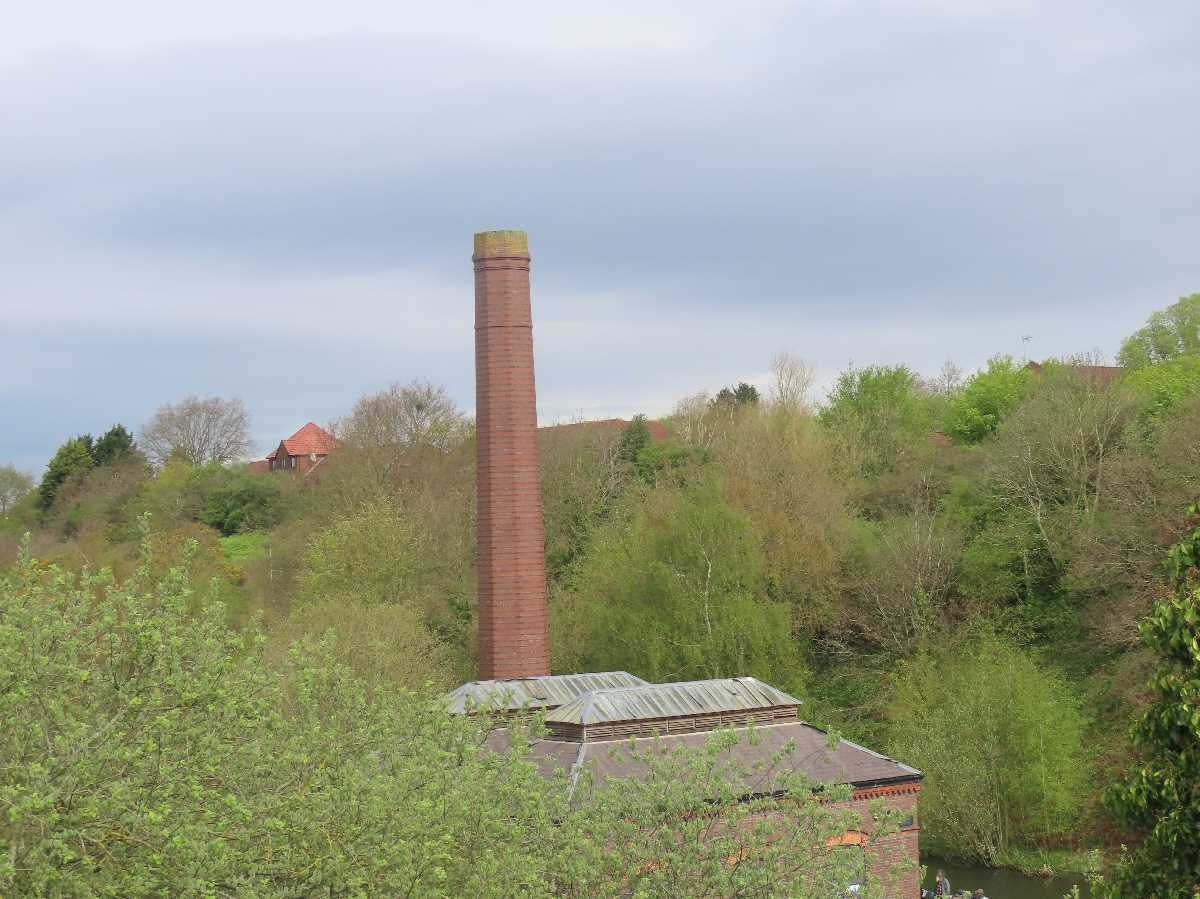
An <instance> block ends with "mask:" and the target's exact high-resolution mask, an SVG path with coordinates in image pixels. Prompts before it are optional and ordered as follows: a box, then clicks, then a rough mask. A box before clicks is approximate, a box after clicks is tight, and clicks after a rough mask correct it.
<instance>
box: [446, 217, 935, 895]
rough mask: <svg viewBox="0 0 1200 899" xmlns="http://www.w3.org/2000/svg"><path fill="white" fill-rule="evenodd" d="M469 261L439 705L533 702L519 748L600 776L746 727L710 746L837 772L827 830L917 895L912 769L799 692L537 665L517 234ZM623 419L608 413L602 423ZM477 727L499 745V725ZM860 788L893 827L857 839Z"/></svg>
mask: <svg viewBox="0 0 1200 899" xmlns="http://www.w3.org/2000/svg"><path fill="white" fill-rule="evenodd" d="M473 261H474V263H475V373H476V397H477V408H476V434H477V442H476V477H477V479H478V490H477V503H478V536H477V539H478V558H479V669H480V676H481V679H480V680H478V681H472V682H470V683H467V684H464V685H462V686H461V687H459V688H458V689H457V690H455V691H453V692H452V693H451V694H450V695H449V697H448V702H449V706H450V709H451V710H452V711H455V712H457V713H463V714H469V713H471V711H472V710H473V709H475V708H478V707H487V708H499V709H501V710H507V711H509V712H512V713H524V712H525V711H527V710H530V709H533V710H538V711H542V712H545V723H546V730H547V733H546V735H545V737H544V738H543V739H540V740H538V741H537V742H536V743H535V744H534V745H533V746H532V747H531V752H532V755H533V759H534V761H535V762H536V764H537V765H538V768H539V770H540V771H541V772H542V773H543V774H545V775H547V776H551V775H553V774H554V772H556V771H563V772H565V773H567V774H568V775H574V774H575V773H577V772H578V771H580V770H582V769H584V768H585V767H586V768H587V769H589V770H591V771H592V772H593V773H594V774H595V775H596V776H597V777H600V778H603V777H605V776H621V777H628V776H636V775H637V774H638V770H639V769H638V765H639V764H640V763H638V762H636V761H631V760H630V756H631V753H628V752H624V751H619V752H618V751H616V750H625V749H627V748H628V746H629V742H630V741H631V740H632V741H633V742H634V744H635V746H638V747H643V748H648V747H650V746H661V747H662V748H664V749H667V750H668V751H669V749H670V748H671V747H672V746H679V745H683V746H702V745H704V744H705V742H706V741H707V739H708V735H709V734H710V733H711V732H712V731H714V730H716V729H718V728H733V729H735V730H737V731H747V730H749V729H750V728H753V729H754V739H753V740H751V739H741V740H739V741H738V742H737V744H736V745H733V746H730V747H728V748H727V749H726V750H724V751H726V752H729V753H736V755H737V761H738V762H740V763H741V765H740V766H739V767H742V768H743V769H745V770H750V769H752V768H753V767H754V766H755V764H756V763H759V762H761V761H763V759H765V758H768V757H774V756H775V755H777V754H778V755H779V757H780V758H781V759H782V761H781V762H780V763H779V764H786V765H789V766H791V768H790V770H792V771H794V772H796V773H800V774H803V775H804V776H805V777H806V778H807V779H808V781H809V782H811V783H813V784H828V783H840V784H848V785H849V786H850V788H851V790H852V796H851V799H850V801H849V804H850V806H851V807H852V808H853V809H854V810H855V811H856V812H858V813H859V816H860V822H861V823H860V827H861V830H859V831H854V832H851V833H848V834H846V835H845V836H844V838H843V839H842V840H841V841H840V842H841V843H842V844H843V845H846V846H854V845H856V844H860V843H869V845H868V848H867V850H866V851H867V853H868V857H867V859H866V860H865V861H866V862H867V867H868V868H869V871H870V876H872V877H874V878H876V879H877V880H878V881H879V882H880V883H881V884H883V886H884V890H885V895H886V896H888V897H889V899H914V897H917V896H919V895H920V884H919V880H918V877H919V867H918V848H919V847H918V839H919V827H918V822H917V817H916V804H917V798H918V795H919V793H920V789H921V777H922V776H921V772H919V771H917V770H916V769H914V768H910V767H908V766H907V765H904V764H902V763H900V762H898V761H896V760H895V759H891V758H888V757H886V756H883V755H880V754H879V753H876V752H872V751H871V750H869V749H867V748H865V747H863V746H859V745H857V744H855V743H851V742H849V741H847V740H837V741H833V742H832V744H831V741H830V739H829V736H828V735H827V734H826V733H825V732H823V731H821V730H820V729H818V728H816V727H813V726H812V725H810V724H807V723H806V722H804V721H803V720H801V718H800V702H799V700H797V699H795V698H794V697H791V696H789V695H788V694H786V693H784V692H782V691H781V690H778V689H776V688H774V687H772V686H770V685H769V684H764V683H762V682H761V681H758V680H756V679H754V678H751V677H731V678H717V679H712V680H704V681H691V682H686V683H669V684H651V683H647V682H646V681H644V680H642V679H641V678H639V677H636V676H635V675H632V674H629V673H628V672H623V671H616V672H600V673H585V674H567V675H562V674H559V675H552V674H551V673H550V652H549V635H548V609H547V602H546V575H545V559H544V541H543V529H542V504H541V486H540V479H539V458H538V444H537V422H536V416H535V406H536V403H535V395H534V371H533V325H532V311H531V305H530V298H529V264H530V256H529V250H528V245H527V240H526V236H525V233H524V232H521V231H488V232H483V233H480V234H476V235H475V254H474V256H473ZM623 424H624V423H623V422H621V423H620V424H619V425H618V423H617V422H616V421H615V420H613V421H612V424H611V426H612V427H618V426H623ZM490 740H491V741H492V744H493V745H494V746H495V747H496V748H501V747H503V746H504V745H505V744H506V742H507V740H508V735H507V731H506V729H504V728H499V729H497V730H496V731H494V732H493V733H492V734H491V737H490ZM655 741H658V742H655ZM785 748H786V749H787V750H788V751H786V752H784V751H782V750H784V749H785ZM571 781H572V782H574V777H571ZM767 792H768V793H769V794H771V795H773V794H774V791H773V790H771V791H767ZM874 800H882V801H883V803H884V804H885V805H886V806H888V807H890V808H894V809H898V810H899V811H900V813H901V815H902V817H903V818H904V823H903V825H902V826H901V828H900V830H899V831H898V832H897V833H894V834H889V835H888V836H886V837H882V838H879V839H878V840H875V841H869V840H867V839H866V838H867V837H868V836H869V834H870V832H871V830H872V827H873V822H872V819H871V814H870V805H871V803H872V802H873V801H874Z"/></svg>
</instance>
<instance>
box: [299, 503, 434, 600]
mask: <svg viewBox="0 0 1200 899" xmlns="http://www.w3.org/2000/svg"><path fill="white" fill-rule="evenodd" d="M432 554H433V553H432V547H431V546H430V545H429V544H428V542H427V538H426V535H425V534H424V533H423V531H422V529H421V528H420V527H419V524H418V522H417V521H415V520H414V519H413V518H412V516H410V515H407V514H405V512H404V510H403V509H402V508H401V507H400V506H399V505H398V504H397V503H396V502H395V501H394V500H393V499H391V498H389V497H381V498H379V499H376V500H373V501H371V502H369V503H365V504H364V505H363V506H362V507H361V508H360V509H358V511H356V512H354V513H352V514H350V515H347V516H345V517H343V518H340V519H338V520H337V521H335V522H334V523H333V524H331V525H330V526H329V527H328V528H326V529H324V530H323V531H320V532H319V533H317V534H315V535H314V536H313V538H312V540H311V541H309V544H308V549H307V552H306V553H305V556H304V566H303V568H302V570H301V573H300V577H299V585H300V593H301V596H302V597H303V598H304V599H307V600H316V599H329V598H337V597H342V598H353V599H355V600H356V601H358V602H362V603H364V604H367V605H377V604H380V603H414V602H416V603H420V602H421V601H423V600H426V599H428V597H427V596H426V594H425V592H424V590H423V587H425V586H426V584H425V581H424V579H423V578H422V572H423V571H424V570H425V568H426V567H427V566H428V565H429V561H428V559H429V556H431V555H432ZM419 607H420V606H419Z"/></svg>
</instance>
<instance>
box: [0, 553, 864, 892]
mask: <svg viewBox="0 0 1200 899" xmlns="http://www.w3.org/2000/svg"><path fill="white" fill-rule="evenodd" d="M154 569H155V565H154V564H153V559H152V558H151V557H150V556H149V555H147V556H145V557H144V558H143V564H142V565H140V566H139V568H138V569H137V570H136V571H135V572H134V573H133V574H132V575H131V576H130V577H129V578H128V579H126V580H124V581H121V580H118V579H117V578H115V577H114V576H113V574H112V573H111V572H110V571H108V570H104V571H100V572H97V573H94V574H93V573H89V572H84V573H82V574H81V575H79V576H74V575H71V574H68V573H66V572H64V571H63V570H61V569H59V568H58V567H56V566H52V565H45V564H42V563H39V562H37V561H36V560H34V559H31V558H29V557H28V556H24V557H22V558H21V559H20V560H19V561H18V563H17V565H16V567H15V569H14V570H13V572H12V573H11V574H10V575H9V576H7V577H5V578H4V579H3V580H0V676H2V677H3V683H4V689H3V690H2V691H0V716H2V718H3V720H4V721H5V727H4V729H3V731H0V892H2V893H3V894H5V895H22V896H32V895H39V896H41V895H62V896H84V895H95V896H114V897H116V896H264V897H266V896H280V897H282V896H299V895H336V896H348V897H349V896H379V895H406V896H464V895H471V896H497V897H500V896H506V897H507V896H518V895H519V896H531V897H532V896H581V897H582V896H594V895H605V896H621V895H626V896H634V895H636V896H664V897H665V896H680V895H736V894H753V895H756V896H796V895H805V896H824V895H830V894H832V893H834V892H838V891H840V889H841V888H842V887H843V886H844V885H845V884H846V883H848V882H849V881H850V880H851V879H852V877H854V875H855V874H856V873H857V868H858V866H859V865H861V854H860V853H858V851H857V850H855V851H853V852H844V851H841V850H839V849H836V848H831V847H830V846H829V841H830V838H831V837H834V836H836V835H838V834H841V833H843V832H845V830H847V829H849V828H853V827H857V826H859V821H858V819H857V817H856V816H855V815H854V814H853V813H847V812H839V811H835V810H833V809H832V808H831V807H829V806H827V805H824V804H820V803H817V802H813V801H808V800H805V799H800V800H799V801H789V802H782V803H780V802H777V801H775V800H773V799H770V798H768V799H765V800H756V801H749V802H744V801H740V799H741V797H743V796H744V795H746V793H747V792H748V788H747V786H746V783H747V782H748V781H747V780H746V779H745V778H747V777H748V776H749V775H750V772H748V771H742V772H739V771H737V770H731V769H730V768H729V759H728V756H727V753H726V752H725V750H726V749H727V748H728V746H729V743H730V741H731V740H736V738H735V737H733V736H732V735H731V734H718V735H716V736H715V737H714V739H713V741H711V743H710V745H709V746H708V747H706V748H705V749H703V750H699V751H692V752H678V753H675V752H672V753H667V752H664V751H659V750H656V749H651V750H649V751H647V752H646V753H644V754H642V755H640V756H639V760H640V761H641V762H642V764H643V766H644V769H645V771H646V772H647V773H646V775H645V776H643V777H639V778H637V779H635V780H631V781H627V782H614V783H607V784H603V783H593V782H591V781H590V779H589V778H588V777H587V776H584V777H583V778H581V779H580V780H579V782H578V783H577V784H575V786H574V792H573V793H572V792H571V790H570V781H568V779H567V778H565V777H561V778H557V779H554V780H546V779H544V778H542V777H541V776H540V775H538V774H537V772H536V770H535V768H534V767H533V765H532V764H530V762H529V761H528V759H527V757H526V754H525V747H526V745H527V742H526V740H525V735H524V732H523V730H522V729H521V728H519V727H518V728H515V729H510V736H511V739H510V746H509V748H508V749H505V750H499V751H497V750H493V749H492V748H490V745H489V743H488V741H487V732H488V730H489V729H490V727H491V723H490V722H489V721H488V720H487V718H486V716H475V717H467V716H452V715H449V714H448V713H446V711H445V710H444V706H443V705H442V701H441V700H440V699H438V698H437V696H436V695H435V696H432V697H429V696H422V695H419V694H417V693H413V692H406V691H403V690H400V689H397V688H396V687H394V686H391V685H388V684H386V683H385V682H377V683H376V684H375V685H374V689H373V690H368V688H367V685H366V683H365V682H364V681H363V680H361V679H360V678H358V677H356V676H354V674H353V673H352V671H351V669H350V668H348V667H346V666H344V665H342V664H340V663H339V662H338V661H337V652H336V645H337V644H336V638H335V637H334V636H333V633H332V632H330V633H329V634H327V635H326V636H324V637H321V638H319V639H315V638H312V637H309V638H306V639H304V640H302V641H300V642H299V643H297V644H295V645H294V646H293V647H292V648H291V650H290V652H289V653H288V654H287V655H286V657H283V658H276V659H274V663H275V664H268V662H267V660H266V659H265V657H264V654H263V645H264V639H263V638H262V636H261V635H260V634H259V633H258V631H257V630H256V629H254V628H248V629H246V630H245V631H243V632H241V633H239V632H236V631H233V630H231V629H230V628H229V627H228V626H227V625H226V624H225V623H224V621H223V618H222V613H221V609H220V607H219V605H214V604H210V603H208V602H207V601H206V600H205V599H204V597H202V596H201V597H198V596H196V595H194V594H193V592H192V586H191V582H190V580H189V577H188V575H187V573H186V571H185V570H183V569H178V568H177V569H173V570H171V571H170V572H168V573H167V574H166V576H165V577H163V578H162V579H156V578H155V577H154V576H153V571H154ZM197 603H198V604H197ZM779 767H780V768H783V767H784V766H782V765H781V766H779ZM764 776H765V777H766V778H767V780H768V782H770V783H771V784H772V785H773V786H775V787H777V788H778V789H781V790H787V791H790V792H791V794H792V795H794V796H797V797H806V796H808V795H809V791H810V789H811V785H809V784H807V783H803V782H800V781H798V780H795V779H794V778H791V777H789V776H784V775H780V776H778V777H773V776H772V774H771V771H770V770H768V771H766V772H755V777H756V783H757V782H759V780H758V779H759V778H761V777H764ZM840 795H842V794H840V793H836V792H835V793H834V794H831V797H832V798H837V797H838V796H840ZM764 811H769V812H770V813H771V814H769V815H763V814H762V813H763V812H764ZM884 824H885V827H884V830H886V825H887V821H886V820H885V822H884ZM780 833H784V834H786V837H785V838H783V839H779V838H778V835H779V834H780ZM880 890H881V885H880V884H878V883H876V884H873V885H872V886H871V888H870V891H869V893H868V895H873V896H879V895H880Z"/></svg>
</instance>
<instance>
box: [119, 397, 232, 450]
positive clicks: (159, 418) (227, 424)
mask: <svg viewBox="0 0 1200 899" xmlns="http://www.w3.org/2000/svg"><path fill="white" fill-rule="evenodd" d="M141 446H142V449H143V450H145V452H146V455H147V456H149V457H150V459H151V460H152V461H154V462H156V463H158V464H160V465H161V464H162V463H164V462H166V461H167V459H169V458H170V457H172V456H179V457H182V458H184V459H186V460H187V461H188V462H191V463H192V464H193V465H202V464H204V463H205V462H214V461H215V462H232V461H234V460H235V459H240V458H243V457H244V456H245V455H246V454H247V453H248V452H249V451H250V448H251V442H250V416H249V415H248V414H247V413H246V407H245V406H244V405H243V404H242V401H241V400H239V399H228V400H227V399H223V398H222V397H217V396H213V397H199V396H189V397H185V398H184V399H182V400H180V401H179V402H178V403H167V404H166V405H164V406H161V407H160V408H159V409H158V411H157V412H155V413H154V416H153V417H152V418H151V419H150V421H149V422H147V423H146V424H145V425H144V426H143V427H142V433H141Z"/></svg>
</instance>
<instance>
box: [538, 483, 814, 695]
mask: <svg viewBox="0 0 1200 899" xmlns="http://www.w3.org/2000/svg"><path fill="white" fill-rule="evenodd" d="M763 568H764V565H763V557H762V551H761V549H760V547H759V542H758V535H757V534H756V533H755V532H754V530H753V528H752V527H751V526H750V524H749V522H748V521H747V520H746V519H745V517H744V516H742V515H741V514H739V513H737V512H735V511H734V510H733V509H731V508H730V507H729V505H728V504H727V503H725V501H724V500H723V499H722V498H721V496H720V493H719V492H718V490H717V489H716V486H715V485H714V484H712V483H704V482H698V483H694V484H692V485H689V486H687V487H682V488H681V487H661V488H657V489H649V488H647V489H644V490H642V491H639V492H638V493H636V494H631V495H630V496H629V498H628V499H627V500H626V503H625V506H624V508H623V509H622V510H621V514H618V515H616V516H614V518H613V519H612V520H611V521H610V522H608V523H607V524H606V525H605V526H604V527H603V528H601V531H600V533H598V534H597V535H596V536H595V538H594V539H593V542H592V546H591V548H590V549H589V551H588V554H587V556H586V557H585V558H584V559H583V560H582V561H581V562H580V563H579V566H578V567H577V569H576V570H575V571H574V572H572V574H571V575H570V580H569V584H570V586H569V593H568V594H566V595H565V596H563V597H561V599H560V600H559V601H558V609H559V611H561V613H562V614H561V615H559V616H556V617H558V618H559V620H558V621H557V622H555V621H553V619H552V624H554V625H555V627H556V644H557V647H556V648H560V651H558V652H556V653H555V654H554V657H555V658H556V660H557V664H558V665H561V666H566V668H567V669H569V670H580V671H608V670H618V669H624V670H628V671H631V672H633V673H634V674H637V675H639V676H641V677H644V678H646V679H647V680H650V681H673V680H696V679H700V678H708V677H731V676H736V675H754V676H756V677H759V678H761V679H762V680H765V681H770V682H773V683H778V684H782V685H783V686H785V687H787V686H791V685H795V684H796V682H797V679H798V676H799V663H798V657H797V654H796V651H795V648H794V644H793V643H792V639H791V626H790V620H789V619H790V610H789V608H788V606H786V605H785V604H783V603H779V602H773V601H771V600H770V599H768V598H767V595H766V586H767V585H766V581H765V578H764V574H763Z"/></svg>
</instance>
